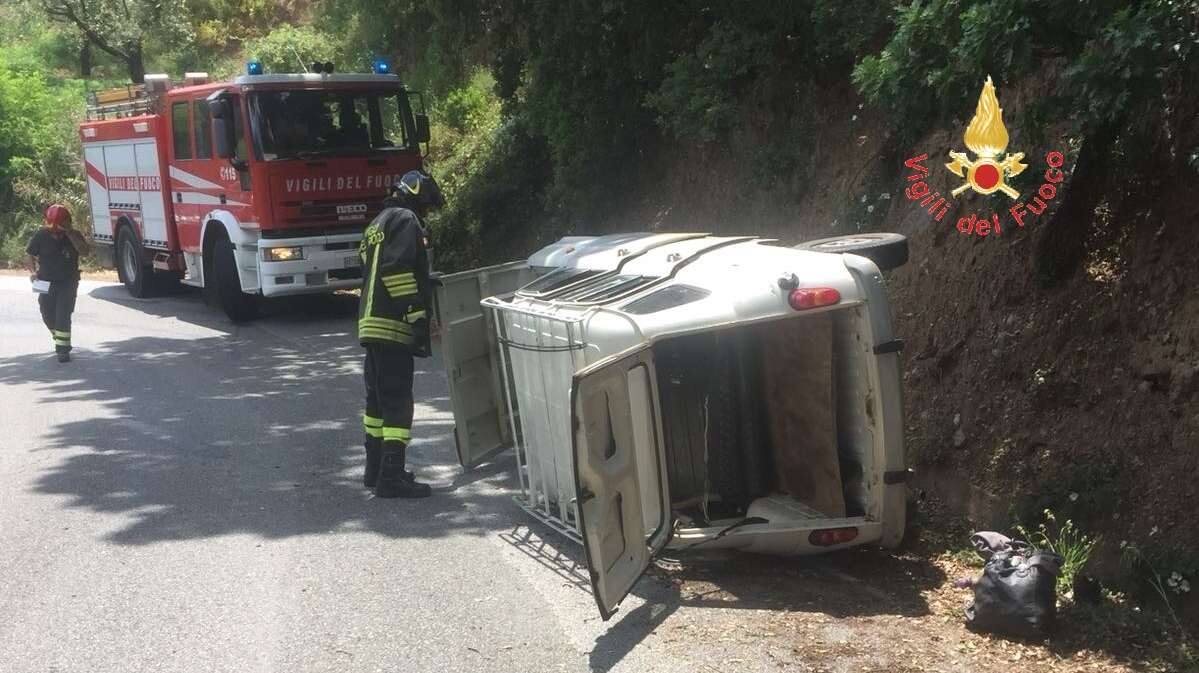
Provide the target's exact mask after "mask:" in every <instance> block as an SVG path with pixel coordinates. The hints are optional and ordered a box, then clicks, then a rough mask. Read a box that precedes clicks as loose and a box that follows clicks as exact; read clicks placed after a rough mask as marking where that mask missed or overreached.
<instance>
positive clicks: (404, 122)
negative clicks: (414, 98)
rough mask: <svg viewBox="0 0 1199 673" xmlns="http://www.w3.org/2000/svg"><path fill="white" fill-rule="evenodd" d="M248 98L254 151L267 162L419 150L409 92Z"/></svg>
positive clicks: (280, 93)
mask: <svg viewBox="0 0 1199 673" xmlns="http://www.w3.org/2000/svg"><path fill="white" fill-rule="evenodd" d="M248 102H249V106H250V128H251V132H252V134H253V138H254V153H255V155H256V156H257V158H258V159H260V160H263V161H275V160H280V159H307V158H311V157H316V156H364V155H369V154H374V153H378V152H395V151H419V149H418V147H417V143H416V141H415V133H414V130H413V129H414V128H415V127H414V123H413V119H412V110H411V108H410V107H409V105H408V99H407V96H406V95H405V94H404V93H403V92H397V91H395V90H390V91H387V90H381V89H319V90H312V89H299V90H297V89H286V90H260V91H254V92H252V93H250V94H249V99H248Z"/></svg>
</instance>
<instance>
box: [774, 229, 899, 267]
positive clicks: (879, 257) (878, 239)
mask: <svg viewBox="0 0 1199 673" xmlns="http://www.w3.org/2000/svg"><path fill="white" fill-rule="evenodd" d="M793 247H794V248H795V249H797V250H814V251H816V252H828V253H833V254H841V253H846V252H848V253H852V254H855V255H860V256H862V257H865V258H866V259H869V260H870V261H872V262H874V264H875V266H877V267H878V268H879V269H880V270H882V271H886V270H888V269H895V268H898V267H901V266H903V265H904V264H906V263H907V261H908V239H907V237H906V236H904V235H902V234H890V233H882V234H853V235H850V236H834V237H832V238H820V239H817V240H815V241H804V242H803V243H800V244H799V245H796V246H793Z"/></svg>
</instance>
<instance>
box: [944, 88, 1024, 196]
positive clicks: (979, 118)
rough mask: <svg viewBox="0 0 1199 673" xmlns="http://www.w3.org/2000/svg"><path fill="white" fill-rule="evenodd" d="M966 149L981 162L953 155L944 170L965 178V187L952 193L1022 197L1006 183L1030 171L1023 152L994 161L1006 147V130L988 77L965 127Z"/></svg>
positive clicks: (963, 154) (965, 155)
mask: <svg viewBox="0 0 1199 673" xmlns="http://www.w3.org/2000/svg"><path fill="white" fill-rule="evenodd" d="M963 140H965V141H966V147H968V148H970V150H971V151H973V152H974V153H975V154H977V155H978V161H970V157H969V156H968V155H967V154H965V153H964V152H950V153H949V158H951V159H953V161H952V162H951V163H948V164H945V167H946V168H948V169H949V170H951V171H953V172H954V174H955V175H957V176H958V177H963V178H966V184H964V185H962V186H961V187H958V188H957V189H955V190H953V195H954V196H957V195H958V194H961V193H962V192H964V191H966V190H967V189H973V190H974V191H976V192H978V193H979V194H990V193H992V192H996V191H1002V192H1003V193H1004V194H1007V195H1008V196H1010V197H1012V198H1013V199H1016V198H1019V197H1020V192H1017V191H1016V190H1014V189H1012V188H1011V187H1009V186H1008V185H1007V184H1005V183H1004V180H1005V179H1006V178H1009V177H1012V176H1013V175H1019V173H1020V172H1021V171H1023V170H1024V169H1025V168H1028V166H1027V165H1025V164H1022V163H1020V160H1021V159H1023V158H1024V153H1023V152H1018V153H1016V154H1009V155H1008V156H1007V157H1005V158H1004V160H1003V161H1001V162H997V161H995V157H996V156H998V155H999V154H1000V153H1002V152H1003V150H1004V148H1006V147H1007V141H1008V137H1007V129H1006V128H1004V126H1003V109H1002V108H1000V107H999V99H998V98H997V97H996V96H995V85H994V84H992V83H991V78H990V77H987V82H986V84H984V85H983V92H982V95H980V96H979V97H978V108H977V109H976V110H975V111H974V119H971V120H970V125H969V126H967V127H966V136H965V138H963Z"/></svg>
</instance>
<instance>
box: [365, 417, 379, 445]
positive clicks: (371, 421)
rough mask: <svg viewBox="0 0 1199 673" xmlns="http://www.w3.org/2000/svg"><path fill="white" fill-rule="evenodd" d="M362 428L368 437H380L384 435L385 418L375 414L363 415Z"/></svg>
mask: <svg viewBox="0 0 1199 673" xmlns="http://www.w3.org/2000/svg"><path fill="white" fill-rule="evenodd" d="M362 428H363V429H364V430H366V436H367V437H374V438H376V439H380V438H382V437H383V419H382V418H378V417H375V416H368V415H366V414H363V415H362Z"/></svg>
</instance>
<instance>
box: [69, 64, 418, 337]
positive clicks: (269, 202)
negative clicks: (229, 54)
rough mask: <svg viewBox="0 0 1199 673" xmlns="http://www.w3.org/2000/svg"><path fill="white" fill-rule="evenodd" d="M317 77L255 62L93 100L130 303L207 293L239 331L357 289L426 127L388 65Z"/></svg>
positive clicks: (111, 244) (109, 240)
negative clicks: (286, 299)
mask: <svg viewBox="0 0 1199 673" xmlns="http://www.w3.org/2000/svg"><path fill="white" fill-rule="evenodd" d="M314 65H316V64H314ZM315 69H317V70H320V72H309V73H303V74H264V73H262V69H261V66H258V64H256V63H255V62H251V63H250V68H249V73H250V74H247V75H242V76H239V77H237V78H236V79H234V80H233V81H232V82H223V83H214V82H210V81H209V78H208V76H207V75H206V74H203V73H189V74H188V75H187V76H186V80H185V82H183V83H181V84H172V83H171V82H170V81H169V79H168V78H167V77H166V76H165V75H147V76H146V78H145V84H144V85H138V86H130V87H126V88H123V89H116V90H108V91H100V92H93V93H92V94H91V95H90V100H89V105H88V115H87V120H86V121H84V122H83V123H82V124H81V125H80V127H79V135H80V139H81V140H82V143H83V159H84V165H85V167H86V172H87V185H88V199H89V201H90V206H91V217H92V230H93V232H94V234H95V241H96V244H97V246H96V247H97V250H98V253H99V258H100V262H101V264H105V265H107V266H115V267H116V269H117V273H118V275H119V277H120V279H121V282H122V283H124V284H125V287H126V288H127V289H128V290H129V292H130V294H132V295H133V296H135V297H144V296H149V295H152V294H155V293H158V292H161V291H163V290H165V289H167V288H168V287H170V286H172V285H175V284H177V283H183V284H185V285H191V286H195V287H199V288H203V290H204V296H205V298H206V300H209V301H211V302H212V303H219V304H220V305H221V307H222V308H223V309H224V311H225V313H226V315H228V316H229V318H230V319H231V320H233V321H235V322H236V321H243V320H249V319H252V318H254V317H255V316H256V315H257V314H258V308H259V304H260V301H261V299H262V297H274V296H282V295H292V294H303V293H318V292H331V291H335V290H338V289H344V288H352V287H356V286H357V285H358V283H359V279H360V278H361V269H360V268H359V261H358V243H359V240H360V239H361V237H362V231H363V229H364V228H365V226H366V224H367V223H369V222H370V221H371V219H373V218H374V216H375V215H376V214H377V213H378V212H379V210H380V209H381V208H382V199H383V195H384V194H385V193H386V191H387V189H388V187H389V185H392V184H394V183H395V181H396V180H398V179H399V177H400V176H402V175H403V174H404V173H405V172H407V171H409V170H412V169H414V168H421V166H422V156H421V143H427V142H428V140H429V121H428V117H426V116H425V115H424V114H423V113H419V114H418V113H414V111H413V101H412V100H410V98H412V99H416V98H418V97H417V95H415V94H412V95H410V92H409V91H407V90H406V89H405V87H404V86H403V84H401V82H400V80H399V78H398V77H397V76H396V75H394V74H390V73H388V72H387V68H386V66H385V64H382V63H378V64H376V66H375V68H374V70H375V71H374V72H372V73H369V74H367V73H358V74H349V73H347V74H334V73H333V72H332V71H333V67H332V64H324V66H323V67H321V66H319V65H318V66H317V67H316V68H315Z"/></svg>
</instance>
